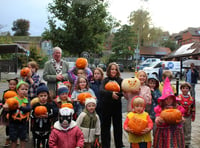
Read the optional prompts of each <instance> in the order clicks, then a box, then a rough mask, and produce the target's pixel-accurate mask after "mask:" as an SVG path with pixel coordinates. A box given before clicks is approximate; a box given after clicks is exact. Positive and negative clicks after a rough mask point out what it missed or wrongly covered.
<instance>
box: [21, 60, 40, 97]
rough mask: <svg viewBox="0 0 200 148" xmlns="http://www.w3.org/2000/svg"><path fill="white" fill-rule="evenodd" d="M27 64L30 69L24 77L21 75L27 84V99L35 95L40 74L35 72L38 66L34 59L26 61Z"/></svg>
mask: <svg viewBox="0 0 200 148" xmlns="http://www.w3.org/2000/svg"><path fill="white" fill-rule="evenodd" d="M27 65H28V68H29V69H30V72H29V73H28V74H27V75H26V76H25V77H23V79H24V81H25V82H27V83H28V84H29V89H28V99H29V100H32V99H33V98H35V97H37V94H36V90H37V87H38V86H39V84H40V76H39V74H38V73H37V70H38V68H39V67H38V64H37V63H36V62H35V61H31V62H28V64H27Z"/></svg>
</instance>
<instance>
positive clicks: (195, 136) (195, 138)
mask: <svg viewBox="0 0 200 148" xmlns="http://www.w3.org/2000/svg"><path fill="white" fill-rule="evenodd" d="M39 74H40V75H41V76H42V70H39ZM121 75H122V77H123V78H128V77H132V76H133V73H132V72H123V73H121ZM13 76H18V77H19V75H15V74H4V73H2V75H1V78H2V80H1V82H0V97H1V96H2V92H3V91H4V90H5V89H6V88H7V87H8V86H7V82H6V80H5V79H6V78H9V77H13ZM172 83H174V84H175V81H173V82H172ZM196 98H197V99H196V109H197V111H196V120H195V122H193V123H192V148H200V108H199V106H200V81H199V84H197V86H196ZM122 103H123V105H122V110H123V121H124V120H125V116H126V104H127V103H126V100H125V99H122ZM0 133H1V134H0V147H2V145H3V144H4V141H5V128H4V126H0ZM30 139H31V135H30ZM127 139H128V136H127V134H126V132H123V142H124V144H125V146H126V147H127V148H129V143H128V141H127ZM111 143H112V148H114V143H113V137H112V142H111ZM26 147H29V148H31V147H32V143H31V140H29V142H27V144H26Z"/></svg>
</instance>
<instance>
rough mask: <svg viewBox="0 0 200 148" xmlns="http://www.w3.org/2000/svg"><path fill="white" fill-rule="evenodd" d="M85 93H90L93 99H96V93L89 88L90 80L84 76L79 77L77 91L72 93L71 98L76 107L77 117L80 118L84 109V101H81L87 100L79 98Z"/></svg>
mask: <svg viewBox="0 0 200 148" xmlns="http://www.w3.org/2000/svg"><path fill="white" fill-rule="evenodd" d="M85 92H88V93H90V94H91V96H92V97H94V98H96V96H95V94H94V91H93V90H92V89H91V88H89V82H88V79H87V78H86V77H84V76H79V77H78V79H77V83H76V87H75V90H74V91H73V92H72V97H71V99H72V101H73V105H74V111H75V114H76V115H77V116H79V115H80V113H81V112H82V111H83V109H84V100H83V101H82V100H80V99H85V98H82V97H80V98H79V95H81V93H85Z"/></svg>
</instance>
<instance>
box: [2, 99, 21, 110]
mask: <svg viewBox="0 0 200 148" xmlns="http://www.w3.org/2000/svg"><path fill="white" fill-rule="evenodd" d="M5 104H7V105H8V108H9V110H16V109H17V108H18V106H19V102H18V101H17V99H15V98H8V99H7V100H6V103H5Z"/></svg>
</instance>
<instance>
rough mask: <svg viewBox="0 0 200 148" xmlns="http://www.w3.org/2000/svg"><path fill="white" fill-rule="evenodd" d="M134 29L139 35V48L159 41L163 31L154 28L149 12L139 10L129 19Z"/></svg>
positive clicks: (132, 13)
mask: <svg viewBox="0 0 200 148" xmlns="http://www.w3.org/2000/svg"><path fill="white" fill-rule="evenodd" d="M129 21H130V23H131V25H132V29H133V31H134V32H135V33H137V35H138V40H139V46H144V45H147V44H150V43H151V42H157V41H159V39H160V37H161V35H162V32H163V31H162V30H161V29H160V28H156V27H150V26H152V23H151V17H150V14H149V12H148V11H146V10H143V9H139V10H137V11H133V12H131V14H130V19H129Z"/></svg>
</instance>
